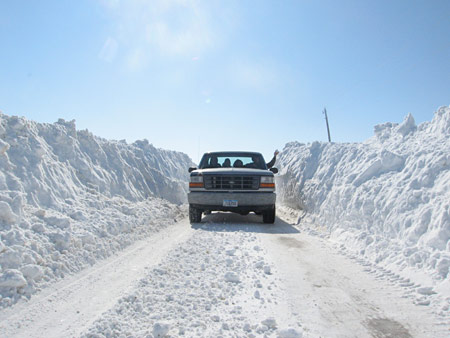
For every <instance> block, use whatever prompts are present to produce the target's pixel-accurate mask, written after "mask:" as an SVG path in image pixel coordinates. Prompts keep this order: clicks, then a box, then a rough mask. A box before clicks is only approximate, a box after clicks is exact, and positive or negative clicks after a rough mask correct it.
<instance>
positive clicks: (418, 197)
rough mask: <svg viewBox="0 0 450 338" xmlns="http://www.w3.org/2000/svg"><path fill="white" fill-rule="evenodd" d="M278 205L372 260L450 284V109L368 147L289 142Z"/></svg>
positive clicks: (389, 128)
mask: <svg viewBox="0 0 450 338" xmlns="http://www.w3.org/2000/svg"><path fill="white" fill-rule="evenodd" d="M279 167H280V168H281V170H280V176H279V178H278V188H279V194H278V195H279V200H280V201H281V202H283V203H284V204H286V205H288V206H290V207H294V208H298V209H304V210H306V212H307V217H308V218H309V219H310V220H311V221H314V223H315V224H319V225H321V226H325V227H326V229H327V231H328V232H329V234H330V236H331V238H334V239H336V240H338V241H339V242H341V243H342V244H343V245H345V247H346V248H348V249H350V250H353V251H354V252H356V253H358V254H359V255H362V256H365V257H366V258H367V259H369V260H371V261H374V262H377V263H379V264H383V265H386V266H394V267H396V268H397V269H398V270H401V271H403V272H404V273H405V274H407V273H409V272H411V271H418V270H420V271H422V272H425V273H426V275H427V276H428V277H432V279H433V280H434V282H437V283H439V281H444V280H448V276H449V267H450V253H449V250H450V241H449V238H450V108H449V107H441V108H439V109H438V111H437V112H436V113H435V116H434V118H433V120H432V121H431V122H425V123H422V124H420V125H419V126H416V124H415V122H414V118H413V117H412V116H411V115H408V116H407V117H406V118H405V120H404V121H403V123H401V124H396V123H386V124H382V125H378V126H376V127H375V135H374V136H373V137H372V138H370V139H369V140H367V141H366V142H364V143H349V144H336V143H319V142H314V143H312V144H301V143H297V142H292V143H289V144H287V145H286V146H285V148H284V150H283V152H282V153H281V154H280V157H279Z"/></svg>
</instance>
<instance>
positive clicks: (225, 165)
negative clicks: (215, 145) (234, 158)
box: [222, 158, 231, 168]
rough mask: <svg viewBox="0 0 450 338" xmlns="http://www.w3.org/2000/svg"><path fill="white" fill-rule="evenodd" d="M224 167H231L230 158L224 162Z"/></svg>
mask: <svg viewBox="0 0 450 338" xmlns="http://www.w3.org/2000/svg"><path fill="white" fill-rule="evenodd" d="M222 167H224V168H230V167H231V161H230V159H229V158H226V159H225V160H224V161H223V163H222Z"/></svg>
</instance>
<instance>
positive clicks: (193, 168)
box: [188, 167, 197, 172]
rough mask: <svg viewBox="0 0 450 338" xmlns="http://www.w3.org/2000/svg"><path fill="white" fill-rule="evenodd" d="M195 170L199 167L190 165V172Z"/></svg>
mask: <svg viewBox="0 0 450 338" xmlns="http://www.w3.org/2000/svg"><path fill="white" fill-rule="evenodd" d="M194 170H197V168H196V167H189V170H188V171H189V172H193V171H194Z"/></svg>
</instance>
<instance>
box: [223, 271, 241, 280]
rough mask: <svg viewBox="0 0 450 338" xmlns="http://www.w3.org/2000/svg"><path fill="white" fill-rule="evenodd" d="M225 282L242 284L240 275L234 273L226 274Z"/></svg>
mask: <svg viewBox="0 0 450 338" xmlns="http://www.w3.org/2000/svg"><path fill="white" fill-rule="evenodd" d="M225 280H226V281H227V282H231V283H240V279H239V275H238V274H236V273H235V272H233V271H229V272H227V273H225Z"/></svg>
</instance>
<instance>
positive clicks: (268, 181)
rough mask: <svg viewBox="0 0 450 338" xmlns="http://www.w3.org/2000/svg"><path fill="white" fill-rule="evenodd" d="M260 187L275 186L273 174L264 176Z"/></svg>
mask: <svg viewBox="0 0 450 338" xmlns="http://www.w3.org/2000/svg"><path fill="white" fill-rule="evenodd" d="M259 187H260V188H273V189H274V188H275V179H274V177H273V176H262V177H261V184H260V185H259Z"/></svg>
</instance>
